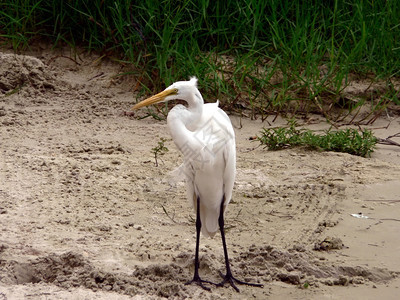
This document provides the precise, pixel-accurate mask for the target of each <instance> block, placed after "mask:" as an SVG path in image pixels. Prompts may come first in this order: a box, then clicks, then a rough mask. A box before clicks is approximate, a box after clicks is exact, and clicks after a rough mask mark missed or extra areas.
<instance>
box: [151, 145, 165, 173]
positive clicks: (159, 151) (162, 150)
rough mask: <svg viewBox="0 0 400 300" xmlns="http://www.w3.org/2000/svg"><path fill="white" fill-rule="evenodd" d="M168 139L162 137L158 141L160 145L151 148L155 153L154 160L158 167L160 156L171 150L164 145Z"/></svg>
mask: <svg viewBox="0 0 400 300" xmlns="http://www.w3.org/2000/svg"><path fill="white" fill-rule="evenodd" d="M166 141H167V140H166V139H165V138H161V139H160V140H159V141H158V145H157V146H156V147H154V148H152V149H151V152H152V153H153V154H154V161H155V164H156V167H158V160H157V158H158V156H162V155H164V154H165V153H167V152H168V151H169V150H168V148H167V147H166V146H165V145H164V143H165V142H166Z"/></svg>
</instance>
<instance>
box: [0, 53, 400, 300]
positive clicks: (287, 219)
mask: <svg viewBox="0 0 400 300" xmlns="http://www.w3.org/2000/svg"><path fill="white" fill-rule="evenodd" d="M61 54H63V55H61ZM71 57H72V58H73V59H74V60H75V61H73V60H72V59H70V58H71ZM97 58H98V57H94V56H85V55H83V54H82V55H80V56H71V55H70V53H54V52H49V51H42V52H41V51H36V52H35V54H34V56H28V55H26V56H16V55H14V54H11V52H9V51H5V50H3V52H1V53H0V137H1V140H0V145H1V146H0V150H1V151H0V153H1V154H0V299H132V298H133V299H159V298H163V297H166V298H176V299H183V298H189V299H190V298H192V299H266V298H269V299H350V298H351V299H376V298H378V297H379V298H381V299H398V297H399V296H398V295H399V294H400V276H399V275H400V235H399V230H400V216H399V215H400V214H399V213H400V203H399V200H400V148H399V147H397V148H396V147H393V146H392V147H391V146H378V147H377V150H376V152H375V153H374V154H373V156H372V158H360V157H355V156H351V155H348V154H342V153H319V152H310V151H306V150H304V149H290V150H284V151H277V152H270V151H267V150H266V149H263V148H262V147H258V142H256V141H251V140H249V137H251V136H254V135H256V134H257V133H258V132H259V131H260V130H261V128H262V127H263V126H268V124H267V123H261V122H260V121H250V120H247V119H243V120H241V122H242V127H241V128H240V126H239V123H240V120H239V119H238V117H235V116H231V119H232V122H233V124H234V125H235V131H236V135H237V138H236V140H237V152H238V154H237V156H238V157H237V179H236V184H235V189H234V195H233V200H232V202H231V203H230V205H229V208H228V211H227V214H226V224H227V241H228V249H229V253H230V256H231V261H232V268H233V272H234V274H235V276H236V277H238V278H241V279H245V280H249V281H253V282H259V283H262V284H264V288H255V287H247V286H239V288H240V293H236V292H235V291H234V290H233V289H232V288H231V287H229V286H226V287H224V288H216V287H212V291H211V292H207V291H204V290H202V289H201V288H199V287H198V286H196V285H189V286H186V285H184V283H185V282H186V281H187V280H189V279H191V277H192V272H193V259H194V243H195V226H194V218H195V214H194V212H193V210H192V209H191V207H190V205H189V203H187V200H186V194H185V186H184V184H183V183H182V182H177V180H175V178H173V176H171V172H172V171H173V170H174V169H175V168H176V167H177V166H178V165H179V164H180V163H181V160H182V157H181V155H180V153H179V152H178V151H177V150H176V148H175V146H174V144H173V142H172V140H171V138H170V136H169V134H168V130H167V126H166V122H165V121H157V120H155V119H153V118H151V117H148V118H145V119H139V118H137V116H136V117H135V116H129V115H127V114H125V112H126V111H129V109H130V107H131V106H132V104H133V103H134V102H135V98H134V96H133V93H132V89H131V88H128V86H133V85H134V83H132V82H131V83H129V84H128V83H127V79H120V78H118V77H113V76H114V75H116V74H117V73H118V72H120V70H119V69H118V67H117V66H114V65H113V64H112V63H110V62H108V63H107V62H104V61H101V60H97ZM199 84H200V89H201V80H200V82H199ZM18 86H19V87H20V88H19V89H16V87H18ZM145 114H146V111H145V110H144V111H141V112H140V113H139V116H144V115H145ZM317 119H318V117H315V120H317ZM268 120H269V121H270V122H271V120H272V117H271V118H269V119H268ZM389 122H390V126H389V127H388V128H387V129H382V127H384V126H386V125H387V124H388V123H389ZM312 123H313V124H311V125H310V126H309V128H313V129H315V128H327V125H326V124H325V123H322V122H316V121H315V122H312ZM280 124H284V122H283V121H282V120H279V119H278V120H277V121H276V122H275V123H272V126H278V125H280ZM371 128H372V129H374V131H375V134H376V135H377V136H379V137H387V136H389V135H390V134H393V133H397V132H400V118H399V117H397V116H395V115H390V114H389V115H388V116H386V117H383V118H382V119H379V120H377V121H376V122H375V123H374V124H373V125H372V126H371ZM160 138H166V139H167V141H166V143H165V145H166V146H167V147H168V149H169V152H167V153H166V154H165V155H163V156H162V157H161V160H160V162H159V166H158V167H156V166H155V163H154V157H153V154H152V152H151V149H152V148H153V147H156V146H157V143H158V141H159V140H160ZM396 200H397V201H396ZM359 213H362V216H367V217H368V218H356V217H354V216H352V215H351V214H359ZM200 258H201V270H200V273H201V275H202V277H203V278H204V279H208V280H212V281H219V280H220V279H219V275H218V271H224V265H223V252H222V247H221V241H220V235H219V234H217V235H216V236H215V237H214V239H202V240H201V251H200Z"/></svg>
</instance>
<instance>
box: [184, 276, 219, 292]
mask: <svg viewBox="0 0 400 300" xmlns="http://www.w3.org/2000/svg"><path fill="white" fill-rule="evenodd" d="M192 283H195V284H197V285H198V286H200V287H202V288H203V289H204V290H206V291H211V289H210V288H209V287H207V286H205V285H204V284H203V283H209V284H214V285H215V283H214V282H211V281H208V280H203V279H201V278H200V276H198V275H197V276H196V275H195V276H194V277H193V279H192V280H190V281H188V282H186V283H185V285H189V284H192Z"/></svg>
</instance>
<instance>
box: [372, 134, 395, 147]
mask: <svg viewBox="0 0 400 300" xmlns="http://www.w3.org/2000/svg"><path fill="white" fill-rule="evenodd" d="M394 137H400V132H399V133H396V134H393V135H390V136H388V137H387V138H385V139H381V138H377V139H378V144H382V145H391V146H398V147H400V144H399V143H397V142H395V141H393V140H391V138H394Z"/></svg>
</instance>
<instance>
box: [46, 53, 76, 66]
mask: <svg viewBox="0 0 400 300" xmlns="http://www.w3.org/2000/svg"><path fill="white" fill-rule="evenodd" d="M60 57H62V58H66V59H69V60H72V61H73V62H74V63H76V64H77V65H78V66H80V65H81V64H80V63H78V62H77V61H76V60H75V59H73V58H71V57H69V56H66V55H57V56H54V57H52V58H50V60H49V63H50V62H52V61H53V60H56V59H57V58H60Z"/></svg>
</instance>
